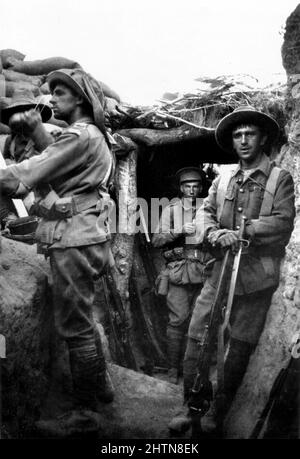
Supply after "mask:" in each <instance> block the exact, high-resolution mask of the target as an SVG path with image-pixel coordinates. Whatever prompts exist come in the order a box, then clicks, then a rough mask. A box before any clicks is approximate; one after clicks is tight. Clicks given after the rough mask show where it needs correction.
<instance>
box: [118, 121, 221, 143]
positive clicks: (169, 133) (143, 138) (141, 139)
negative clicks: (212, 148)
mask: <svg viewBox="0 0 300 459" xmlns="http://www.w3.org/2000/svg"><path fill="white" fill-rule="evenodd" d="M117 132H118V134H121V135H123V136H126V137H129V138H130V139H132V140H133V141H134V142H136V143H138V144H142V145H145V146H147V147H155V146H162V145H168V144H171V143H176V142H182V141H184V140H194V139H199V138H201V137H202V138H204V137H208V136H209V137H211V135H212V134H213V132H214V129H212V128H206V127H197V128H196V127H192V126H187V125H185V126H180V127H178V128H173V129H147V128H133V129H121V130H119V131H117Z"/></svg>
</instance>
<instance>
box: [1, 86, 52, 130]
mask: <svg viewBox="0 0 300 459" xmlns="http://www.w3.org/2000/svg"><path fill="white" fill-rule="evenodd" d="M32 109H36V110H39V111H40V113H41V117H42V121H43V123H46V122H47V121H48V120H49V119H50V118H51V116H52V110H51V107H50V105H47V104H42V103H40V100H39V98H35V97H34V95H33V93H32V92H31V91H29V90H28V89H16V90H15V92H14V93H13V95H12V98H11V101H10V103H9V105H7V107H4V108H3V109H2V111H1V122H2V123H4V124H7V125H8V124H9V119H10V117H11V116H12V115H14V114H15V113H20V112H25V111H27V110H32Z"/></svg>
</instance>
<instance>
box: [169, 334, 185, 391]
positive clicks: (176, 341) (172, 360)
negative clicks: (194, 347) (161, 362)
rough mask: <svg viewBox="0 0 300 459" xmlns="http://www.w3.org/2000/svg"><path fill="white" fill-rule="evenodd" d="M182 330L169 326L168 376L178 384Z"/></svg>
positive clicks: (170, 380) (173, 382) (172, 381)
mask: <svg viewBox="0 0 300 459" xmlns="http://www.w3.org/2000/svg"><path fill="white" fill-rule="evenodd" d="M182 338H183V334H182V331H181V330H179V329H176V328H175V327H170V326H169V327H168V328H167V339H168V359H169V371H168V378H169V382H170V383H172V384H178V373H179V361H180V355H181V344H182Z"/></svg>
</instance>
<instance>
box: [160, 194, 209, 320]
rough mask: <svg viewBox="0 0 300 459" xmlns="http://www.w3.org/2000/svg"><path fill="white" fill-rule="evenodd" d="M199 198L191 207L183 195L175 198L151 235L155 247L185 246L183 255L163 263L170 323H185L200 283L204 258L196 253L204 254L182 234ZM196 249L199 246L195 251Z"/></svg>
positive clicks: (193, 240)
mask: <svg viewBox="0 0 300 459" xmlns="http://www.w3.org/2000/svg"><path fill="white" fill-rule="evenodd" d="M202 202H203V199H201V198H197V201H196V205H195V206H193V207H191V206H189V205H186V203H184V200H183V199H176V200H175V201H174V202H173V203H172V204H170V205H169V206H167V207H165V209H164V210H163V212H162V216H161V219H160V223H159V227H158V228H157V229H156V231H155V233H154V235H153V238H152V244H153V246H154V247H161V248H164V249H165V250H168V249H169V250H170V249H174V248H179V247H180V248H183V249H184V253H183V257H182V259H178V260H175V261H170V262H169V263H167V265H166V266H167V272H168V277H169V286H168V293H167V305H168V308H169V326H172V327H182V326H185V327H186V326H187V323H186V321H187V320H188V319H189V317H190V314H191V311H192V308H193V305H194V301H195V298H196V297H197V295H198V294H199V292H200V289H201V287H202V284H203V262H204V260H203V259H201V258H200V256H199V254H201V255H203V253H202V252H200V250H199V248H201V244H199V243H196V241H195V238H194V235H183V234H182V227H183V225H184V223H192V222H193V220H194V219H195V216H196V211H197V209H198V208H199V207H200V205H201V204H202ZM196 249H198V250H197V252H196V253H195V250H196ZM186 255H189V257H190V258H188V257H187V256H186ZM193 255H194V256H193ZM203 256H204V255H203Z"/></svg>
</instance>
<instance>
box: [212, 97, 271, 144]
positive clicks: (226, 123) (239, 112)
mask: <svg viewBox="0 0 300 459" xmlns="http://www.w3.org/2000/svg"><path fill="white" fill-rule="evenodd" d="M239 124H254V125H255V126H259V127H260V128H261V129H262V130H263V132H264V133H265V134H266V135H267V137H268V138H267V145H268V146H269V145H270V144H271V143H273V142H275V141H276V139H277V137H278V134H279V126H278V123H277V121H275V119H274V118H272V117H271V116H270V115H267V114H266V113H263V112H260V111H259V110H256V109H255V108H254V107H252V106H250V105H242V106H240V107H238V108H236V109H235V110H234V111H233V112H232V113H229V115H226V116H224V118H222V119H221V121H220V122H219V124H218V125H217V127H216V131H215V137H216V141H217V143H218V145H219V146H220V147H221V148H222V149H223V150H225V151H227V152H231V153H232V152H233V148H232V130H233V129H234V127H235V126H237V125H239ZM266 152H267V151H266Z"/></svg>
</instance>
